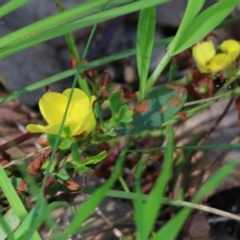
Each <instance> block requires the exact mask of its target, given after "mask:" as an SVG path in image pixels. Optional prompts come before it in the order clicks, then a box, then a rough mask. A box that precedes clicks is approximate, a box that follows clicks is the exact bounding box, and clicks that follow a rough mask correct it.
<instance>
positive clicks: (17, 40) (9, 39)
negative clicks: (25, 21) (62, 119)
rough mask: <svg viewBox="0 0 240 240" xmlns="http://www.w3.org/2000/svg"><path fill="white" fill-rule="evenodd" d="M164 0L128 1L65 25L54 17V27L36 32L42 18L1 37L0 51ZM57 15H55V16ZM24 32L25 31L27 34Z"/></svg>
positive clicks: (29, 45)
mask: <svg viewBox="0 0 240 240" xmlns="http://www.w3.org/2000/svg"><path fill="white" fill-rule="evenodd" d="M98 1H99V2H100V0H98ZM105 1H106V0H105ZM105 1H103V0H101V2H105ZM166 1H168V0H149V1H138V2H134V3H130V4H127V5H124V6H121V7H118V8H114V9H111V10H107V11H104V12H100V13H97V14H94V15H91V16H88V17H85V18H82V19H81V20H78V21H74V22H72V23H68V24H66V25H60V24H57V22H56V21H55V19H54V24H55V25H56V26H55V28H51V29H49V28H46V29H43V28H40V29H41V31H38V32H37V31H36V30H34V29H35V27H38V28H39V26H38V25H37V26H35V24H40V23H41V22H42V21H45V20H47V19H49V18H47V19H44V20H42V21H39V22H37V23H34V24H32V25H30V26H28V27H26V28H30V30H31V31H30V30H29V29H27V30H26V29H25V28H24V29H22V30H19V31H23V30H24V34H23V33H22V32H19V31H16V32H14V33H12V34H9V35H7V36H5V37H3V38H1V42H0V48H1V47H5V48H3V49H1V52H2V54H3V55H5V56H6V53H7V52H9V51H10V50H9V48H10V49H11V48H12V47H15V46H14V45H15V44H16V46H17V48H18V49H19V48H21V49H25V48H29V47H31V46H33V45H36V44H38V43H41V42H43V41H47V40H49V39H52V38H54V37H57V36H61V35H64V34H66V33H69V32H73V31H75V30H77V29H81V28H84V27H87V26H90V25H93V24H96V23H98V22H102V21H105V20H109V19H112V18H115V17H118V16H122V15H124V14H128V13H131V12H135V11H138V10H141V9H144V8H147V7H151V6H154V5H156V4H159V3H163V2H166ZM82 5H83V4H82ZM82 5H81V6H82ZM81 6H80V7H81ZM84 6H85V5H84ZM84 9H85V8H84ZM68 11H70V10H68ZM68 11H65V12H63V13H60V14H58V15H61V14H64V13H67V12H68ZM81 11H82V8H81ZM85 11H86V10H85ZM58 15H56V17H57V16H58ZM57 19H58V18H57ZM50 20H52V19H50ZM51 22H52V21H51ZM45 25H46V23H45V22H44V26H45ZM40 26H41V25H40ZM25 32H27V34H26V33H25ZM7 45H11V46H9V47H7ZM21 45H22V46H21Z"/></svg>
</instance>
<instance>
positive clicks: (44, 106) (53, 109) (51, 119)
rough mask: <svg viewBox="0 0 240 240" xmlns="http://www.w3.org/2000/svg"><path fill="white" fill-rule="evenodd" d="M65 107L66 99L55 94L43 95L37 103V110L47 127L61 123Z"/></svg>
mask: <svg viewBox="0 0 240 240" xmlns="http://www.w3.org/2000/svg"><path fill="white" fill-rule="evenodd" d="M66 106H67V97H66V96H64V95H62V94H60V93H56V92H47V93H45V94H44V95H43V96H42V98H41V99H40V101H39V108H40V111H41V113H42V115H43V117H44V119H45V120H46V121H47V123H48V124H49V125H53V124H57V123H60V122H61V121H62V118H63V114H64V111H65V109H66Z"/></svg>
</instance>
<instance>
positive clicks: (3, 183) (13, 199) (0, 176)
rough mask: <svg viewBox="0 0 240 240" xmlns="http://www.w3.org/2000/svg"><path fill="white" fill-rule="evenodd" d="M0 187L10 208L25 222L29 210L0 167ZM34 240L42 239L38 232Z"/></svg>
mask: <svg viewBox="0 0 240 240" xmlns="http://www.w3.org/2000/svg"><path fill="white" fill-rule="evenodd" d="M0 187H1V189H2V191H3V193H4V196H5V197H6V198H7V200H8V202H9V204H10V206H11V207H12V209H13V211H14V213H15V214H16V215H17V216H18V217H19V219H20V220H24V219H25V217H26V216H27V214H28V213H27V210H26V209H25V207H24V205H23V203H22V201H21V199H20V198H19V196H18V194H17V192H16V190H15V189H14V187H13V185H12V184H11V182H10V181H9V178H8V176H7V175H6V173H5V171H4V169H3V167H2V166H1V165H0ZM33 239H36V240H39V239H41V237H40V236H39V234H38V233H37V232H35V233H34V236H33Z"/></svg>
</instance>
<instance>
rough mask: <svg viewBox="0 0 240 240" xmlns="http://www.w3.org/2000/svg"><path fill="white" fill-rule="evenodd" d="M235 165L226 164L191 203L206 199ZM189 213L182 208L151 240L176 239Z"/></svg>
mask: <svg viewBox="0 0 240 240" xmlns="http://www.w3.org/2000/svg"><path fill="white" fill-rule="evenodd" d="M237 165H238V163H237V161H231V162H228V163H226V164H225V165H224V166H223V167H222V168H221V169H219V170H218V171H217V172H216V173H215V174H214V175H213V176H212V177H211V178H210V179H209V180H208V181H207V182H206V183H205V184H204V185H203V186H202V188H201V189H200V191H199V192H198V194H197V196H196V197H195V198H194V199H193V201H192V202H194V203H197V202H199V201H201V200H202V199H203V198H204V197H206V196H207V194H209V192H211V191H212V190H213V189H214V188H216V187H217V186H219V184H220V183H221V182H222V181H223V180H224V179H225V178H226V177H227V176H228V175H229V174H230V173H231V172H232V170H233V169H234V168H236V166H237ZM191 211H192V209H191V208H184V209H183V210H181V211H180V212H179V213H178V214H177V215H176V216H175V217H174V218H173V219H172V220H170V221H169V222H167V223H166V224H165V225H164V226H163V227H162V228H161V229H160V230H159V231H158V232H157V233H156V235H155V236H154V237H153V238H152V239H151V240H158V239H164V237H165V236H168V240H174V239H176V236H177V234H178V233H179V231H180V230H181V228H182V226H183V224H184V222H185V221H186V218H187V217H188V215H189V214H190V213H191Z"/></svg>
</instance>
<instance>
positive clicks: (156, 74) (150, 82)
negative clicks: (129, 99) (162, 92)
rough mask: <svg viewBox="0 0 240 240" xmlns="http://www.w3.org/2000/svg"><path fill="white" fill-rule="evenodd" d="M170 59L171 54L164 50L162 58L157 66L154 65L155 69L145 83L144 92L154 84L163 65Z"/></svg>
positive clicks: (163, 67)
mask: <svg viewBox="0 0 240 240" xmlns="http://www.w3.org/2000/svg"><path fill="white" fill-rule="evenodd" d="M170 60H171V56H170V55H169V53H168V52H166V53H165V55H164V57H163V59H162V60H161V62H160V63H159V64H158V66H157V67H156V69H155V70H154V72H153V73H152V75H151V76H150V78H149V79H148V81H147V84H146V92H148V91H149V90H150V89H151V87H152V86H153V85H154V84H155V82H156V81H157V79H158V77H159V76H160V75H161V73H162V72H163V70H164V69H165V67H166V66H167V64H168V63H169V61H170Z"/></svg>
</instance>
